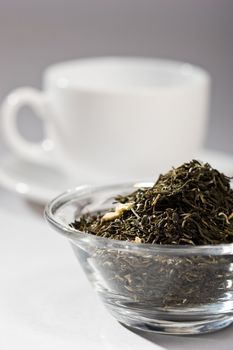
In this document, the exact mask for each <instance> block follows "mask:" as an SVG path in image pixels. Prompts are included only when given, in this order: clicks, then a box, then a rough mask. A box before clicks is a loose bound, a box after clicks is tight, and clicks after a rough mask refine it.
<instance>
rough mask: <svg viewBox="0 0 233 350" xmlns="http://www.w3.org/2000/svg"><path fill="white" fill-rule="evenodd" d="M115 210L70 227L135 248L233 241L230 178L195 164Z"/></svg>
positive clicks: (174, 171)
mask: <svg viewBox="0 0 233 350" xmlns="http://www.w3.org/2000/svg"><path fill="white" fill-rule="evenodd" d="M116 202H117V206H116V209H111V210H109V212H107V213H106V212H105V213H97V214H85V215H83V216H81V217H80V218H78V219H77V220H76V221H75V222H74V223H72V224H71V226H72V227H73V228H75V229H77V230H79V231H84V232H89V233H91V234H94V235H96V236H101V237H107V238H112V239H117V240H126V241H132V242H136V243H151V244H154V243H156V244H171V245H195V246H196V245H205V244H220V243H232V242H233V190H232V189H231V187H230V178H229V177H227V176H225V175H224V174H222V173H220V172H219V171H218V170H216V169H213V168H212V167H211V166H210V165H209V164H207V163H206V164H203V163H201V162H199V161H197V160H192V161H191V162H189V163H185V164H183V165H181V166H180V167H178V168H173V169H172V170H170V171H169V172H168V173H166V174H164V175H160V176H159V178H158V180H157V181H156V183H155V184H154V185H153V186H152V187H150V188H140V189H138V190H137V191H135V192H133V193H131V194H129V195H126V196H118V197H117V198H116Z"/></svg>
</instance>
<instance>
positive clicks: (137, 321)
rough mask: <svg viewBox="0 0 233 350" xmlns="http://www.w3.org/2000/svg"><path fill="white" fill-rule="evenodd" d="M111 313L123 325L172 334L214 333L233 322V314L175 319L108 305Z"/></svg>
mask: <svg viewBox="0 0 233 350" xmlns="http://www.w3.org/2000/svg"><path fill="white" fill-rule="evenodd" d="M106 306H107V308H108V309H109V311H110V312H111V314H112V315H113V316H114V317H115V318H116V319H117V320H118V321H119V322H120V323H122V324H123V325H125V326H127V327H129V328H132V329H138V330H140V331H145V332H154V333H162V334H170V335H191V334H204V333H212V332H216V331H218V330H221V329H223V328H226V327H227V326H229V325H230V324H232V323H233V316H226V315H224V316H218V317H217V316H216V318H211V319H201V318H200V319H195V320H188V319H185V318H183V317H180V318H179V317H177V319H175V318H174V317H172V319H171V320H169V317H166V319H162V318H149V317H145V316H141V315H139V314H137V313H131V312H129V311H128V310H127V311H126V310H125V312H124V311H123V310H121V311H120V312H119V310H117V308H112V306H110V308H109V305H106Z"/></svg>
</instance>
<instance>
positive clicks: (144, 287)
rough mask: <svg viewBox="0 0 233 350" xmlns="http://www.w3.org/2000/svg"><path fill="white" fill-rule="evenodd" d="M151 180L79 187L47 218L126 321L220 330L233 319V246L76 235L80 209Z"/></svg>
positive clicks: (103, 204) (172, 329)
mask: <svg viewBox="0 0 233 350" xmlns="http://www.w3.org/2000/svg"><path fill="white" fill-rule="evenodd" d="M150 185H151V184H150V183H137V184H121V185H114V186H104V187H89V186H83V187H78V188H76V189H74V190H70V191H68V192H66V193H64V194H62V195H60V196H59V197H57V198H55V199H54V200H52V201H51V202H50V203H49V204H48V205H47V208H46V211H45V215H46V218H47V220H48V222H49V223H50V224H51V225H52V226H53V227H54V228H55V229H56V230H58V231H59V232H60V233H62V234H63V235H64V236H66V237H67V238H68V239H69V240H70V242H71V245H72V247H73V250H74V252H75V255H76V256H77V258H78V260H79V262H80V264H81V266H82V268H83V269H84V271H85V273H86V275H87V277H88V279H89V280H90V282H91V284H92V286H93V288H94V289H95V291H96V292H97V293H98V294H99V296H100V298H101V299H102V301H103V302H104V304H105V305H106V307H107V308H108V310H109V311H110V312H111V314H112V315H114V316H115V318H116V319H117V320H118V321H119V322H122V323H123V324H125V325H128V326H130V327H134V328H138V329H141V330H146V331H155V332H160V333H167V334H199V333H207V332H212V331H216V330H218V329H221V328H224V327H226V326H228V325H229V324H231V323H232V322H233V244H223V245H215V246H200V247H191V246H165V245H156V244H154V245H150V244H142V243H138V244H136V243H131V242H127V241H117V240H112V239H109V238H102V237H96V236H94V235H92V234H89V233H83V232H78V231H76V230H74V229H73V228H71V227H70V225H69V224H70V223H71V222H73V221H74V219H75V218H77V217H78V216H80V215H81V214H84V213H87V212H96V211H100V210H101V211H102V210H103V211H105V210H107V209H109V208H112V207H113V204H112V203H113V201H114V198H115V197H116V196H117V195H119V194H129V193H131V192H132V191H134V190H136V189H137V188H139V187H147V186H150Z"/></svg>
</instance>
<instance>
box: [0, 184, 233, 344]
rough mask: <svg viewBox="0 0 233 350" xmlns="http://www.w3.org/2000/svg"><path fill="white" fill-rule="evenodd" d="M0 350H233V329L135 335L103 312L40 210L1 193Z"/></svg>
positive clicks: (74, 259) (72, 257) (72, 258)
mask: <svg viewBox="0 0 233 350" xmlns="http://www.w3.org/2000/svg"><path fill="white" fill-rule="evenodd" d="M0 222H1V230H0V235H1V244H0V349H1V350H15V349H16V348H18V349H24V350H27V349H30V350H31V349H33V350H37V349H43V350H47V349H49V350H53V349H56V350H60V349H66V350H72V349H75V350H77V349H82V350H85V349H95V350H98V349H101V350H104V349H106V350H113V349H135V350H137V349H143V350H147V349H148V350H149V349H154V350H158V349H167V350H183V349H184V350H194V349H199V348H200V349H206V350H207V349H211V350H215V349H216V350H217V349H218V350H219V349H221V350H232V349H233V345H232V344H233V326H230V327H228V328H227V329H225V330H222V331H219V332H217V333H213V334H207V335H202V336H185V337H181V336H164V335H159V334H152V333H144V334H143V333H139V332H132V331H130V330H128V329H126V328H125V327H123V326H122V325H120V324H119V323H118V322H117V321H116V320H115V319H114V318H113V317H112V316H110V315H109V313H108V312H107V311H106V310H105V308H104V307H103V305H102V304H101V302H100V301H99V299H98V298H97V296H96V295H95V294H94V292H93V290H92V288H91V286H90V285H89V282H88V281H87V279H86V277H85V276H84V273H83V272H82V270H81V268H80V267H79V264H78V263H77V261H76V258H75V256H74V254H73V252H72V250H71V248H70V246H69V244H68V242H67V241H66V239H65V238H64V237H62V236H60V235H59V234H57V233H56V232H54V231H52V230H51V228H49V226H48V225H47V223H46V222H45V221H44V219H43V209H42V207H40V206H37V205H35V204H32V203H29V202H26V201H25V200H23V199H21V198H19V197H17V196H16V195H15V194H13V193H9V192H7V191H5V190H3V189H0Z"/></svg>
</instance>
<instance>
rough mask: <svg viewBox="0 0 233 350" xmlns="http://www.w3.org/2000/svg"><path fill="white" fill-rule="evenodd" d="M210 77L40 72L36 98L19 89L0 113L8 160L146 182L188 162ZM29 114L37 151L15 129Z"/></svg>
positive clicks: (62, 66) (158, 66)
mask: <svg viewBox="0 0 233 350" xmlns="http://www.w3.org/2000/svg"><path fill="white" fill-rule="evenodd" d="M209 86H210V79H209V75H208V74H207V73H206V72H205V71H204V70H202V69H201V68H198V67H194V66H191V65H189V64H185V63H181V62H173V61H166V60H157V59H144V58H133V57H132V58H130V57H128V58H124V57H122V58H120V57H106V58H104V57H103V58H91V59H80V60H76V61H71V62H64V63H59V64H55V65H52V66H50V67H49V68H47V69H46V71H45V73H44V78H43V87H44V89H43V91H42V92H41V91H38V90H35V89H33V88H28V87H23V88H20V89H17V90H15V91H13V92H12V93H11V94H10V95H9V96H8V97H7V98H6V99H5V101H4V103H3V105H2V113H1V114H2V115H1V122H2V129H3V132H4V135H5V140H6V142H7V143H8V145H9V146H11V148H12V150H13V152H15V153H17V154H18V155H20V156H21V157H23V158H24V159H26V160H28V161H31V162H37V163H40V164H41V165H43V164H47V165H48V164H49V165H50V164H51V165H54V166H57V167H60V168H62V167H63V168H65V169H68V170H69V171H73V172H76V173H77V176H78V173H79V170H80V169H81V168H82V169H83V168H85V169H86V171H87V172H89V173H90V172H93V174H94V173H103V174H105V175H107V176H110V177H111V178H112V179H118V180H119V179H122V180H123V179H125V178H148V177H153V175H154V174H155V172H159V171H164V170H165V169H167V168H170V167H171V166H172V165H177V164H179V163H181V162H183V161H188V160H190V158H192V157H194V156H195V155H196V154H197V152H198V151H199V149H200V148H201V147H202V144H203V139H204V136H205V131H206V124H207V114H208V102H209ZM24 105H28V106H30V107H31V108H32V109H33V110H34V111H35V112H36V113H37V114H38V116H39V117H40V118H41V119H42V121H43V123H44V130H45V135H44V140H42V142H41V143H39V144H36V143H32V142H29V141H27V140H26V139H24V138H23V137H22V135H21V134H20V133H19V131H18V128H17V114H18V111H19V109H20V108H21V107H22V106H24Z"/></svg>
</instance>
